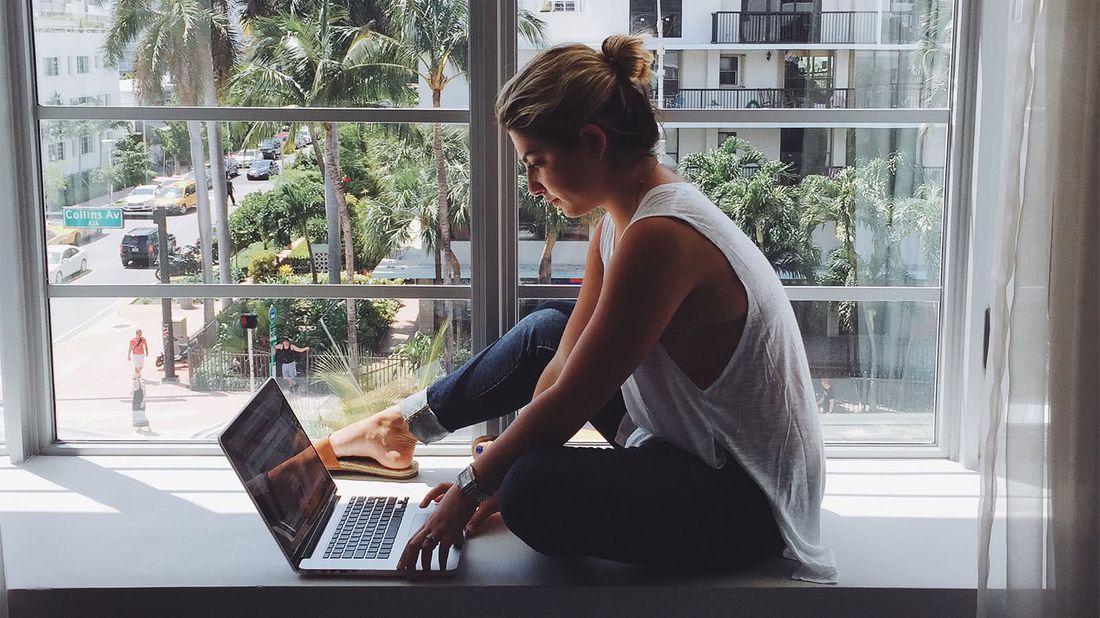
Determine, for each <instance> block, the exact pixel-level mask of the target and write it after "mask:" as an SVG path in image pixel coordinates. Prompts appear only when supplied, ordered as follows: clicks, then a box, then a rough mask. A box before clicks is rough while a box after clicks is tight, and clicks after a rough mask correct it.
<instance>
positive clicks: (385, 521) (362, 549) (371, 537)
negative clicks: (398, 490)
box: [325, 496, 409, 559]
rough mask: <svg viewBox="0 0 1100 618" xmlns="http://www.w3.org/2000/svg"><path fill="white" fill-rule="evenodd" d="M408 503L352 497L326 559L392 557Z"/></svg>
mask: <svg viewBox="0 0 1100 618" xmlns="http://www.w3.org/2000/svg"><path fill="white" fill-rule="evenodd" d="M408 504H409V499H408V498H397V497H392V498H380V497H372V496H354V497H352V498H351V499H350V500H349V502H348V507H347V508H346V509H344V514H343V516H341V517H340V523H339V524H338V525H337V526H336V532H334V533H333V535H332V539H331V540H329V542H328V547H327V548H326V549H325V558H348V559H362V558H389V557H390V551H392V550H393V542H394V539H396V538H397V530H398V529H399V528H401V518H402V517H404V515H405V507H406V506H407V505H408Z"/></svg>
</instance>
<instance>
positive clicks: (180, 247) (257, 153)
mask: <svg viewBox="0 0 1100 618" xmlns="http://www.w3.org/2000/svg"><path fill="white" fill-rule="evenodd" d="M211 124H214V125H217V127H218V129H219V130H220V131H221V132H222V137H223V141H224V142H225V144H226V148H225V150H224V157H225V161H226V164H225V165H226V172H227V175H228V183H227V184H226V185H225V187H224V189H218V188H216V187H215V186H214V184H213V182H212V181H213V179H212V178H211V176H210V171H209V170H210V165H209V158H210V157H209V152H208V149H207V147H206V146H205V145H204V147H203V149H202V150H201V151H199V152H198V153H195V152H194V151H193V150H192V148H191V139H190V137H191V132H192V131H197V132H198V135H199V137H200V138H202V136H203V135H205V134H206V132H207V131H208V130H209V129H210V125H211ZM41 126H42V130H41V134H42V140H43V148H45V149H46V150H47V154H48V157H47V160H45V161H43V165H44V173H43V193H44V195H45V198H46V209H45V214H44V216H45V219H46V222H47V229H48V230H56V231H57V232H58V233H57V235H56V236H55V237H52V238H47V239H46V242H47V243H51V242H56V238H58V237H60V238H63V239H72V237H73V236H76V237H79V238H80V240H81V241H83V242H87V243H88V250H89V251H90V252H91V253H92V259H91V260H90V261H89V267H90V272H89V273H88V275H87V276H86V277H84V278H83V279H82V282H83V283H89V284H142V283H155V282H156V281H157V280H158V277H159V275H160V273H159V271H158V270H157V269H156V268H154V266H155V264H156V263H157V259H158V258H157V256H158V255H159V254H158V251H159V247H154V246H151V245H148V244H140V243H138V244H135V243H132V242H131V241H130V240H127V235H128V234H129V233H130V232H131V231H133V230H135V229H140V228H147V227H156V226H157V221H156V219H155V214H156V213H157V212H158V211H160V210H163V211H164V212H165V213H166V215H167V217H166V224H165V227H166V230H167V232H168V233H169V234H170V235H171V236H170V237H169V236H166V237H165V242H166V243H167V242H169V239H170V238H174V239H175V244H174V245H172V246H171V247H169V248H168V249H169V251H170V253H172V255H173V269H172V271H171V273H170V276H169V281H170V282H171V283H200V282H204V281H209V282H218V281H222V280H226V281H229V282H232V283H242V284H248V283H277V284H306V283H310V284H311V283H322V284H323V283H330V282H333V278H334V277H335V278H336V281H342V282H347V281H348V274H347V273H348V264H349V263H350V264H351V266H352V267H351V270H352V272H353V273H354V277H353V278H352V280H353V281H354V282H356V283H362V284H370V283H391V282H393V281H397V282H402V283H416V284H469V283H470V282H471V280H472V275H473V273H472V270H471V269H472V250H471V242H472V241H471V238H470V233H469V222H470V218H471V210H470V209H471V204H470V199H469V195H470V164H469V153H470V150H469V130H468V128H467V126H466V125H451V124H448V125H441V126H440V139H441V144H440V147H439V148H438V149H437V148H436V145H435V143H434V129H435V127H434V126H433V125H422V124H410V125H400V126H398V125H377V124H356V123H340V124H334V123H329V124H328V125H327V127H326V125H325V124H324V123H308V122H305V123H291V124H283V125H279V126H271V123H247V122H239V123H187V122H176V121H167V122H157V121H146V122H144V123H143V124H142V127H141V132H137V131H136V130H135V129H134V127H135V126H136V123H131V122H118V121H83V120H80V121H77V120H56V121H44V122H42V123H41ZM330 130H331V131H332V135H333V137H334V138H336V137H338V142H339V172H338V173H337V177H338V179H339V182H338V184H340V185H341V187H342V189H343V193H342V195H341V196H340V197H342V198H343V199H342V200H340V199H337V196H336V195H331V196H330V198H326V194H325V180H324V177H323V176H322V175H321V171H320V168H319V165H318V163H317V161H318V156H317V155H318V152H321V158H322V160H323V159H324V158H325V156H326V155H325V154H324V153H325V148H324V141H325V135H326V134H327V133H326V132H327V131H330ZM97 135H104V136H106V139H109V140H111V144H112V147H111V148H102V149H101V151H100V153H99V156H98V157H94V156H93V157H82V158H81V160H80V161H77V160H76V159H75V157H74V160H73V161H72V162H71V163H69V162H63V161H62V159H61V158H60V156H59V155H58V154H57V153H60V150H59V149H60V144H61V142H57V143H56V148H55V145H51V144H52V142H51V140H56V139H73V140H75V141H74V143H75V142H76V141H79V143H80V147H81V149H82V153H83V154H88V153H92V152H94V146H95V144H94V141H95V139H97V138H96V137H95V136H97ZM266 135H270V137H262V136H266ZM314 136H315V137H316V138H317V140H318V141H317V143H316V144H314V141H313V137H314ZM55 150H56V152H55ZM196 154H197V155H198V157H200V158H201V160H202V161H203V167H204V169H205V170H206V172H205V174H204V175H203V176H204V181H205V182H206V183H207V187H206V188H207V192H206V193H205V194H199V193H198V192H197V191H196V182H195V180H196V179H195V173H194V167H195V166H194V165H193V164H192V161H193V159H192V156H193V155H196ZM437 157H438V158H439V160H440V162H441V163H442V165H443V169H444V173H445V175H446V177H445V179H444V183H443V185H442V186H443V187H445V190H444V193H443V195H444V198H443V199H441V198H440V190H439V189H440V183H439V182H438V181H437V167H436V159H437ZM329 184H332V183H331V181H330V182H329ZM150 185H152V186H154V187H160V188H161V189H160V191H159V193H158V194H157V195H155V196H153V195H150V194H149V193H148V192H146V191H145V190H144V189H143V187H147V186H150ZM230 188H232V192H230ZM220 190H223V191H224V193H220V192H219V191H220ZM108 198H109V199H110V201H112V202H114V203H115V205H116V206H118V207H120V208H121V209H122V210H123V216H124V221H123V223H124V225H123V226H122V227H121V228H116V229H111V228H102V229H79V230H67V229H64V228H61V221H60V220H61V217H62V214H63V210H64V208H66V207H69V206H82V205H83V206H92V205H100V204H102V203H103V201H104V200H105V199H108ZM200 200H202V202H201V203H202V204H208V205H210V206H209V208H210V210H211V211H212V212H213V216H211V217H210V220H209V221H207V220H206V219H205V218H203V219H202V220H200V209H201V208H202V206H200ZM222 200H224V202H223V201H222ZM328 200H331V203H330V202H329V201H328ZM341 202H342V203H341ZM220 203H225V204H226V208H225V211H224V212H225V213H226V217H225V218H226V224H225V225H220V224H219V223H220V220H221V218H222V216H221V215H220V214H219V212H222V211H221V210H220V206H218V205H219V204H220ZM345 209H346V210H345ZM441 212H445V213H446V216H447V220H448V227H447V229H448V232H449V234H448V240H447V242H445V243H444V242H440V237H439V236H438V235H437V234H436V222H437V221H439V220H440V217H439V215H440V213H441ZM342 213H347V214H346V215H345V214H342ZM330 216H332V217H333V218H334V221H335V222H336V229H337V233H338V234H339V236H337V239H338V242H337V243H336V247H337V248H338V252H337V258H336V259H330V255H329V252H330V246H329V225H328V221H329V217H330ZM345 216H349V217H350V219H351V232H352V247H353V249H354V251H353V252H352V253H351V254H350V255H349V253H348V252H347V251H346V245H344V246H341V242H342V241H343V238H344V231H343V221H344V217H345ZM62 231H64V233H62ZM206 243H209V247H210V249H209V254H210V257H209V258H204V257H203V255H204V252H203V247H204V246H207V245H206ZM222 243H224V246H225V247H228V250H227V251H226V254H225V255H226V257H227V258H228V259H227V261H226V263H225V265H224V267H223V265H222V264H221V259H222V254H221V253H220V246H221V245H222ZM139 245H140V246H139ZM437 253H438V254H439V259H438V260H437V259H436V254H437ZM176 254H178V256H177V255H176ZM177 258H178V259H177ZM349 260H350V262H349ZM330 265H338V271H337V273H333V274H332V275H331V276H330V272H329V267H330ZM206 268H208V269H209V270H210V278H209V279H204V274H203V273H204V269H206ZM223 277H224V279H223Z"/></svg>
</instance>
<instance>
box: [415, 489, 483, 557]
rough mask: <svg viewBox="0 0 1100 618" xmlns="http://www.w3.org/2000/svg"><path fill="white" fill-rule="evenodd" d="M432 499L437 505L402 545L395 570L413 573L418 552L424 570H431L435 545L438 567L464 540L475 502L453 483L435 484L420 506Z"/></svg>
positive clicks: (426, 504)
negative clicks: (403, 546) (403, 549)
mask: <svg viewBox="0 0 1100 618" xmlns="http://www.w3.org/2000/svg"><path fill="white" fill-rule="evenodd" d="M432 501H435V502H437V503H439V506H438V507H437V508H436V509H435V511H434V512H433V513H432V514H431V516H430V517H429V518H428V522H427V523H425V524H424V526H423V527H421V528H420V530H417V531H416V533H415V534H413V536H412V538H410V539H409V544H408V545H406V546H405V551H403V552H402V553H401V559H400V560H398V562H397V570H398V571H408V573H409V575H412V574H413V573H415V572H416V562H417V555H418V554H419V557H420V566H421V568H422V569H423V570H424V572H429V571H431V570H432V554H433V553H434V552H435V550H437V549H438V550H439V564H440V565H441V569H445V568H446V567H447V556H448V555H449V554H450V552H451V548H452V547H458V548H461V547H462V544H463V542H464V541H465V536H464V535H463V530H465V528H466V523H467V522H469V521H470V517H472V516H473V514H474V511H475V510H477V503H476V502H474V501H473V500H472V499H470V498H468V497H467V496H466V495H465V494H463V493H462V490H460V489H459V488H458V487H457V486H455V485H454V483H440V484H439V485H436V486H435V487H434V488H433V489H432V490H431V491H429V492H428V495H426V496H424V499H423V500H421V501H420V508H424V507H426V506H428V503H429V502H432Z"/></svg>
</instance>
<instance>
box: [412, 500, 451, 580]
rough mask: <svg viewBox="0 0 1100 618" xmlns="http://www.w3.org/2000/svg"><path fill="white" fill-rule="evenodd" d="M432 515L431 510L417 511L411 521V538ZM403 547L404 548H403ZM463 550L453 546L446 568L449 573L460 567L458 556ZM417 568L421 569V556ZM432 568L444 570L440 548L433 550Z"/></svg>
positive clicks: (417, 561)
mask: <svg viewBox="0 0 1100 618" xmlns="http://www.w3.org/2000/svg"><path fill="white" fill-rule="evenodd" d="M430 516H431V511H430V510H427V511H424V512H420V513H417V514H416V515H415V516H414V517H413V520H412V522H411V523H412V527H410V528H409V538H410V539H411V538H412V536H413V535H414V534H416V532H417V531H418V530H420V528H421V527H423V526H424V524H426V523H428V517H430ZM402 549H404V548H402ZM461 551H462V550H460V549H459V548H457V547H452V548H451V551H449V552H448V555H447V568H446V571H447V572H448V573H450V572H453V571H454V570H455V569H457V568H458V556H459V554H460V553H461ZM416 568H417V570H420V558H419V557H418V558H417V560H416ZM432 570H433V571H442V570H444V569H442V568H440V566H439V550H438V549H437V550H436V551H434V552H432Z"/></svg>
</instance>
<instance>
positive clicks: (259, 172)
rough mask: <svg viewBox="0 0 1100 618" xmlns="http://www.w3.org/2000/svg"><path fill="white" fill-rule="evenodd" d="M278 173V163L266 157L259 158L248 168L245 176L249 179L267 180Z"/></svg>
mask: <svg viewBox="0 0 1100 618" xmlns="http://www.w3.org/2000/svg"><path fill="white" fill-rule="evenodd" d="M278 173H279V165H278V164H277V163H275V162H274V161H270V160H268V159H259V160H257V161H254V162H253V163H252V167H250V168H248V174H246V176H247V177H248V179H249V180H267V179H268V178H271V177H272V176H274V175H276V174H278Z"/></svg>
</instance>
